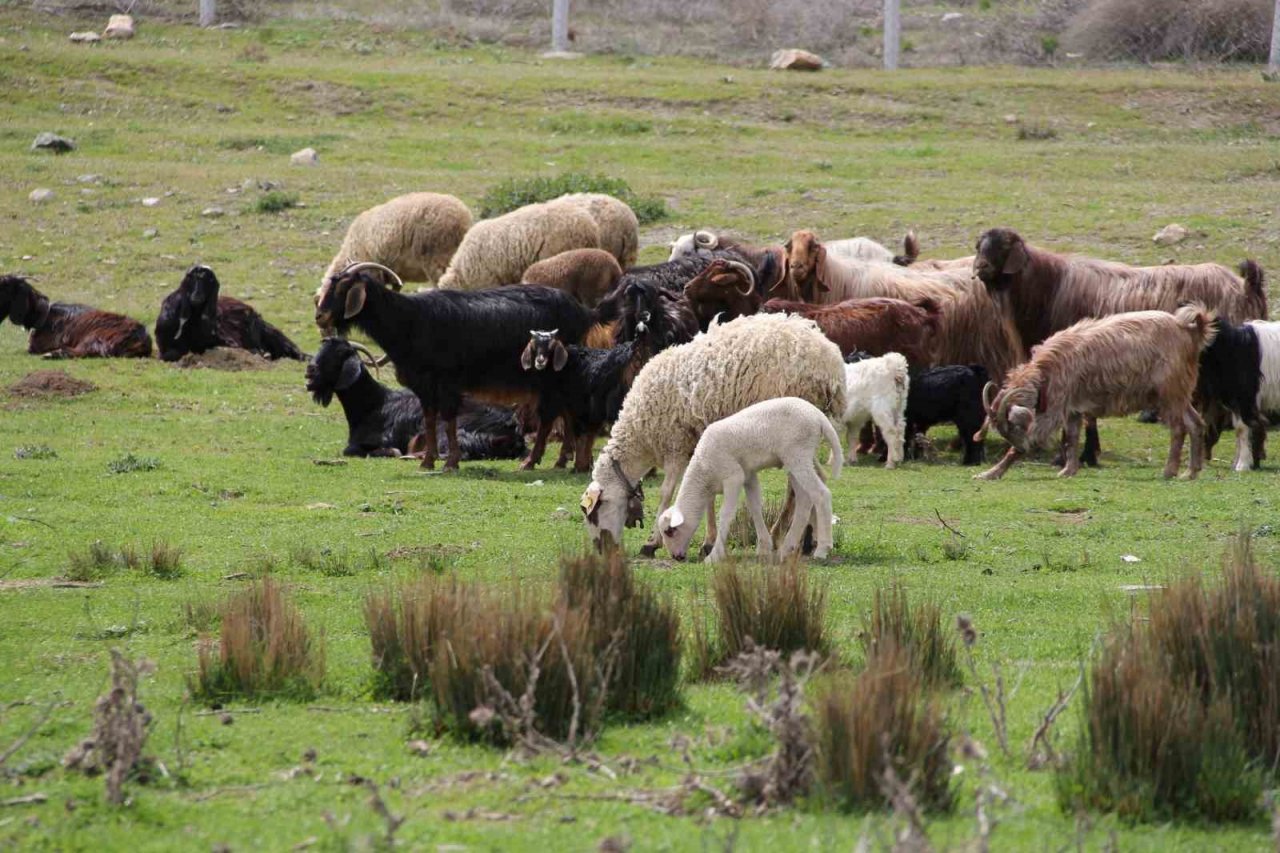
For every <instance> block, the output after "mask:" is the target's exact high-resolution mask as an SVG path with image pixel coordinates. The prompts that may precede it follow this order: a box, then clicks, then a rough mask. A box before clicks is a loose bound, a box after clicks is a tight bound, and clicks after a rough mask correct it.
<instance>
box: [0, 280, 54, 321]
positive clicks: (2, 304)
mask: <svg viewBox="0 0 1280 853" xmlns="http://www.w3.org/2000/svg"><path fill="white" fill-rule="evenodd" d="M6 314H7V315H8V316H9V320H10V321H11V322H12V323H13V324H14V325H15V326H23V327H25V328H28V329H36V328H39V327H40V326H43V325H44V322H45V320H47V319H49V300H48V298H47V297H45V295H44V294H43V293H41V292H40V291H38V290H36V289H35V288H34V287H32V286H31V283H30V282H29V281H27V280H26V279H25V278H23V277H22V276H17V275H6V276H0V321H3V320H4V317H5V315H6Z"/></svg>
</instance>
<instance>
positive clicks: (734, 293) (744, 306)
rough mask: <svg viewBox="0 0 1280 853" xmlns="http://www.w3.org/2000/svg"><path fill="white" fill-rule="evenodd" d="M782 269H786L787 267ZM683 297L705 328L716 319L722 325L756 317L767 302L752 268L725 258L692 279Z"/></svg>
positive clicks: (719, 259) (686, 286)
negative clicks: (757, 286)
mask: <svg viewBox="0 0 1280 853" xmlns="http://www.w3.org/2000/svg"><path fill="white" fill-rule="evenodd" d="M780 268H782V269H785V265H782V266H781V267H780ZM684 295H685V298H686V299H688V300H689V305H690V306H692V308H693V313H694V314H696V315H697V316H698V325H699V326H701V327H702V328H706V327H707V324H709V323H710V322H711V321H712V320H713V319H714V318H715V317H716V316H719V317H720V322H722V323H727V322H729V321H730V320H732V319H734V318H736V317H744V316H748V315H751V314H755V313H757V312H758V311H759V310H760V304H761V303H762V302H763V301H764V300H763V298H762V297H761V296H760V291H759V289H757V288H756V276H755V273H754V272H753V271H752V269H751V267H749V266H747V265H746V264H744V263H742V262H741V261H731V260H727V259H725V258H717V259H716V260H714V261H712V262H711V264H710V265H709V266H708V267H707V268H706V269H705V270H703V271H702V272H700V273H698V274H697V275H696V276H694V277H693V278H691V279H690V280H689V281H688V283H687V284H685V286H684Z"/></svg>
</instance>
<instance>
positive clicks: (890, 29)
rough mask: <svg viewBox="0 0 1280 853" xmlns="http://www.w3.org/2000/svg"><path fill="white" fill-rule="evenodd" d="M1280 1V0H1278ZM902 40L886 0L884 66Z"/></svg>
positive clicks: (894, 60)
mask: <svg viewBox="0 0 1280 853" xmlns="http://www.w3.org/2000/svg"><path fill="white" fill-rule="evenodd" d="M1276 2H1277V3H1280V0H1276ZM901 41H902V19H901V18H900V17H899V15H898V0H884V68H885V70H886V71H896V70H898V45H899V43H900V42H901Z"/></svg>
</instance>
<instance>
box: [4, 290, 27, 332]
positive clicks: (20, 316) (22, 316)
mask: <svg viewBox="0 0 1280 853" xmlns="http://www.w3.org/2000/svg"><path fill="white" fill-rule="evenodd" d="M30 311H31V294H29V293H24V292H23V291H21V290H19V291H18V292H17V293H15V294H14V296H13V301H12V302H10V303H9V322H11V323H13V325H15V326H21V325H22V324H23V323H24V322H25V321H26V319H27V314H28V313H29V312H30Z"/></svg>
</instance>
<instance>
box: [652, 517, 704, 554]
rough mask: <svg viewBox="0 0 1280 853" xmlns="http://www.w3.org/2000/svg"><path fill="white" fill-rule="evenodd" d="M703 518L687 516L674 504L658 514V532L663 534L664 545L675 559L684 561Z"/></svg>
mask: <svg viewBox="0 0 1280 853" xmlns="http://www.w3.org/2000/svg"><path fill="white" fill-rule="evenodd" d="M700 521H701V519H696V518H695V519H690V518H685V517H684V513H682V512H681V511H680V507H677V506H672V507H668V508H667V509H664V510H663V511H662V514H661V515H659V516H658V532H659V533H660V534H661V535H662V547H664V548H666V549H667V552H668V553H670V554H671V558H672V559H673V560H680V561H682V562H683V561H684V558H685V555H687V554H688V552H689V541H690V540H691V539H693V534H694V533H695V532H696V531H697V528H698V524H699V522H700Z"/></svg>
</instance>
